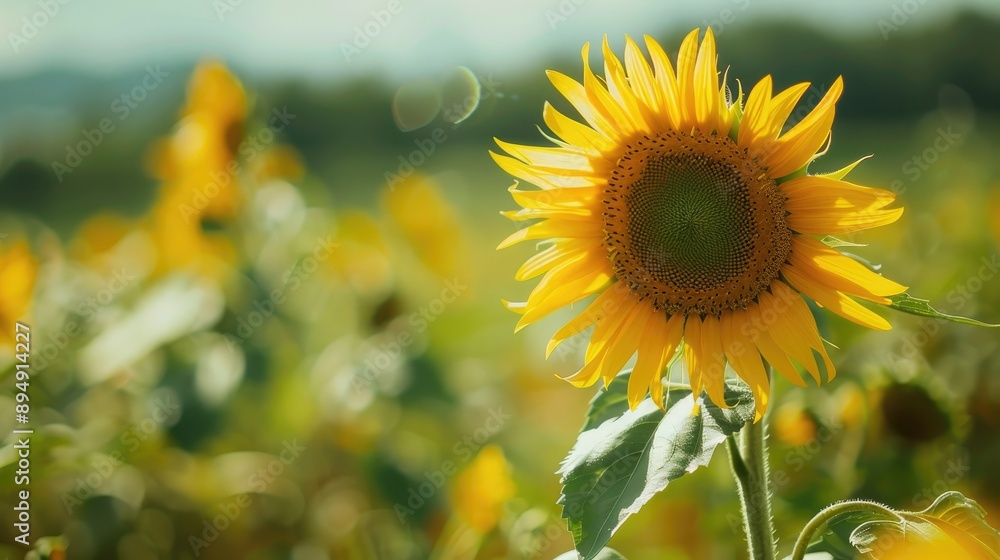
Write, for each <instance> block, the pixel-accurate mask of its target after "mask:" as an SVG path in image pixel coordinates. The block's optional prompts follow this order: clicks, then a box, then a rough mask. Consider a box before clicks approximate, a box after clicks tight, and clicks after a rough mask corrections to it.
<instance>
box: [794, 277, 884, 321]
mask: <svg viewBox="0 0 1000 560" xmlns="http://www.w3.org/2000/svg"><path fill="white" fill-rule="evenodd" d="M781 272H782V274H783V275H784V276H785V278H786V279H787V280H788V283H789V284H791V285H792V287H793V288H795V289H796V290H798V291H800V292H802V293H803V294H805V295H807V296H809V297H810V298H812V299H814V300H816V303H818V304H820V305H822V306H823V307H825V308H827V309H829V310H830V311H833V312H834V313H836V314H837V315H840V316H841V317H843V318H845V319H848V320H850V321H854V322H855V323H857V324H859V325H861V326H864V327H868V328H871V329H878V330H882V331H887V330H889V329H891V328H892V326H891V325H889V323H888V322H887V321H886V320H885V319H883V318H882V317H880V316H879V315H878V314H876V313H875V312H874V311H871V310H870V309H867V308H865V307H862V306H861V304H859V303H858V302H856V301H854V300H853V299H851V298H850V297H849V296H847V295H846V294H844V293H842V292H839V291H837V290H835V289H833V288H831V287H829V286H827V285H825V284H822V283H821V282H818V281H817V280H816V279H813V278H810V277H809V276H807V275H805V274H802V273H801V272H799V271H798V270H797V269H795V268H794V267H791V266H786V267H784V268H782V269H781Z"/></svg>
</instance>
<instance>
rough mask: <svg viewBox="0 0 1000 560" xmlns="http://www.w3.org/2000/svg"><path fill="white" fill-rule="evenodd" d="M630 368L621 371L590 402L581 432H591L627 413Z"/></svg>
mask: <svg viewBox="0 0 1000 560" xmlns="http://www.w3.org/2000/svg"><path fill="white" fill-rule="evenodd" d="M631 373H632V368H628V369H625V370H622V372H621V373H619V374H618V375H617V376H616V377H615V378H614V379H612V380H611V383H609V384H608V386H607V387H602V388H601V389H600V390H599V391H598V392H597V394H596V395H594V398H593V399H591V400H590V408H588V409H587V421H586V422H585V423H584V425H583V430H582V431H587V430H592V429H594V428H596V427H598V426H600V425H601V424H603V423H604V422H605V421H607V420H611V419H612V418H618V417H619V416H621V415H622V414H624V413H625V412H626V411H628V376H629V375H630V374H631Z"/></svg>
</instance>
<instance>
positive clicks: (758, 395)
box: [719, 309, 771, 422]
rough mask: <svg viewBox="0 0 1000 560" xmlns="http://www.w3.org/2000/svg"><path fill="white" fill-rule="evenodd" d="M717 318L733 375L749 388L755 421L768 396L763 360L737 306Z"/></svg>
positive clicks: (768, 384) (763, 408) (769, 388)
mask: <svg viewBox="0 0 1000 560" xmlns="http://www.w3.org/2000/svg"><path fill="white" fill-rule="evenodd" d="M719 322H720V330H721V333H722V344H723V348H724V349H725V353H726V359H727V360H728V361H729V364H730V365H731V366H732V367H733V371H735V372H736V375H739V376H740V378H741V379H742V380H743V381H746V383H747V385H749V386H750V390H751V391H752V392H753V399H754V409H755V414H754V422H757V421H759V420H760V419H761V418H763V417H764V413H765V412H767V405H768V402H769V400H770V398H771V382H770V380H769V379H768V375H767V370H766V369H765V368H764V363H763V362H762V361H761V359H760V352H758V351H757V345H755V344H754V343H753V342H751V341H750V339H749V338H747V336H746V335H745V334H744V325H746V314H745V312H744V311H743V310H742V309H739V310H736V311H734V312H733V313H726V314H723V315H722V317H720V318H719Z"/></svg>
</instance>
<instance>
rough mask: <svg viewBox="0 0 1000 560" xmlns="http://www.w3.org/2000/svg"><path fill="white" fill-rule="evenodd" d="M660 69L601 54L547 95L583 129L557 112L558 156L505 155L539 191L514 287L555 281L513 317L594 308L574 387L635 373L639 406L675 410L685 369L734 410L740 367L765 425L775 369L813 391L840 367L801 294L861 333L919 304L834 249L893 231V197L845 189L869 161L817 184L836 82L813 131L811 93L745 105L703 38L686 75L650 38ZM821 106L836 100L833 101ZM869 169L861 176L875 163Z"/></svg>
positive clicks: (633, 56) (684, 59) (553, 124)
mask: <svg viewBox="0 0 1000 560" xmlns="http://www.w3.org/2000/svg"><path fill="white" fill-rule="evenodd" d="M645 45H646V49H647V51H648V57H647V56H646V55H644V54H643V53H642V51H641V49H640V47H639V45H637V44H636V43H635V42H634V41H633V40H631V39H629V38H627V37H626V45H625V56H624V59H623V60H622V59H619V58H618V57H617V56H616V55H615V54H614V53H613V52H612V51H611V49H610V48H609V46H608V42H607V39H606V38H605V40H604V43H603V54H604V77H603V79H602V78H598V77H597V76H596V75H595V74H594V72H593V71H592V70H591V69H590V66H589V63H588V59H589V46H588V45H585V46H584V47H583V62H584V64H583V67H584V72H583V81H582V83H581V82H579V81H576V80H574V79H572V78H570V77H568V76H565V75H563V74H560V73H558V72H549V78H550V80H551V81H552V84H553V85H554V86H555V87H556V89H557V90H558V91H559V93H561V94H562V95H563V96H564V97H565V98H566V99H567V100H568V101H569V103H570V104H571V105H572V106H573V108H574V109H576V111H577V112H578V113H579V114H580V116H581V117H582V119H583V121H584V122H579V121H576V120H573V119H571V118H569V117H567V116H565V115H564V114H562V113H560V112H559V111H558V110H556V109H555V108H554V107H553V106H551V105H549V104H546V105H545V107H544V110H543V113H542V116H543V119H544V121H545V123H546V125H547V126H548V127H549V128H550V129H551V131H552V132H553V134H554V136H555V138H550V140H552V142H553V143H554V144H555V146H550V147H534V146H520V145H514V144H509V143H506V142H503V141H500V140H497V143H498V145H499V146H500V148H501V149H502V150H503V151H504V152H506V154H507V155H501V154H496V153H494V154H492V155H493V158H494V160H496V162H497V163H498V164H499V165H500V167H501V168H503V169H504V170H506V171H507V172H508V173H510V174H511V175H513V176H515V177H517V178H518V179H521V180H523V181H525V182H527V183H530V184H532V185H534V187H535V188H530V189H524V188H521V187H520V186H519V185H518V184H515V185H514V186H512V187H511V188H510V192H511V194H512V195H513V197H514V200H515V202H517V204H519V205H520V206H521V209H520V210H517V211H513V212H505V213H504V214H505V215H506V216H507V217H509V218H511V219H513V220H516V221H529V220H530V221H531V224H530V225H528V226H527V227H523V228H521V229H519V230H518V231H517V232H515V233H514V234H512V235H511V236H509V237H508V238H507V239H506V240H504V242H503V243H501V244H500V248H504V247H507V246H510V245H513V244H515V243H518V242H521V241H526V240H536V241H541V242H542V243H541V245H540V246H541V247H542V249H541V250H540V251H539V252H538V253H537V254H535V255H534V256H532V257H531V258H530V259H528V261H527V262H525V263H524V265H523V266H522V267H521V268H520V270H518V272H517V275H516V277H517V278H518V279H519V280H527V279H530V278H534V277H537V276H542V279H541V281H540V282H539V283H538V284H537V286H536V287H535V288H534V289H533V290H532V292H531V294H530V295H529V297H528V299H527V301H526V302H523V303H520V304H508V307H510V308H511V309H514V310H516V311H518V312H519V313H521V314H522V318H521V321H520V322H519V323H518V328H522V327H524V326H526V325H528V324H530V323H532V322H534V321H536V320H538V319H539V318H540V317H543V316H545V315H547V314H549V313H551V312H553V311H555V310H557V309H559V308H561V307H564V306H566V305H569V304H573V303H574V302H577V301H580V300H583V299H585V298H589V297H591V296H596V298H594V299H593V301H591V302H590V303H589V304H588V305H587V307H586V309H585V310H584V311H583V312H582V313H580V314H579V315H577V316H576V317H575V318H573V319H572V320H570V322H569V323H567V324H566V325H565V326H564V327H563V328H561V329H560V330H559V331H558V332H557V333H556V334H555V336H554V337H553V338H552V342H551V343H550V345H549V351H550V352H551V351H552V349H553V348H554V347H555V346H556V345H558V344H559V343H560V342H562V341H563V340H565V339H567V338H568V337H570V336H572V335H574V334H577V333H579V332H581V331H583V330H585V329H587V328H589V327H591V326H593V331H592V333H591V337H590V342H589V345H588V346H587V350H586V353H585V364H584V366H583V367H582V368H581V369H580V370H579V371H578V372H577V373H575V374H573V375H571V376H570V377H568V378H567V379H568V381H570V382H571V383H573V384H574V385H578V386H589V385H592V384H593V383H595V382H596V381H597V380H598V379H603V380H604V381H605V383H608V382H610V380H611V379H612V378H614V376H615V375H617V374H618V372H619V371H620V370H621V369H622V368H623V367H624V366H625V365H626V363H627V362H629V361H630V360H631V359H632V358H633V357H636V361H635V366H634V368H633V371H632V374H631V376H630V378H629V385H628V399H629V403H630V405H631V406H632V407H633V408H634V407H635V406H636V405H638V403H639V402H640V401H641V400H642V399H643V398H644V397H645V395H646V393H647V391H648V392H649V393H650V394H651V396H652V398H653V400H654V401H656V402H657V403H658V404H661V406H662V398H663V397H662V385H661V376H662V372H663V369H664V367H665V365H666V364H667V363H668V362H669V361H670V360H671V359H673V358H674V355H675V354H677V353H678V352H679V353H680V354H681V355H682V356H683V357H684V359H685V360H686V362H687V371H688V375H689V377H690V382H691V385H692V388H693V390H694V391H695V393H696V394H700V393H701V392H702V391H705V392H707V393H708V395H709V397H710V398H711V399H712V400H713V402H715V403H716V404H718V405H720V406H726V404H725V401H724V399H723V388H724V383H723V380H724V377H725V371H726V368H727V364H728V366H729V367H731V368H732V369H733V370H734V371H735V372H736V374H737V375H739V377H741V378H742V379H744V380H745V381H746V382H747V383H748V384H749V385H750V387H751V389H752V390H753V392H754V396H755V401H756V407H757V416H758V418H759V417H760V416H762V415H763V412H764V411H765V410H766V408H767V402H768V397H769V391H770V389H769V386H770V381H769V375H768V373H767V370H766V369H765V363H766V364H769V365H770V366H771V367H773V368H774V369H776V370H777V371H778V372H779V373H781V374H782V375H783V376H784V377H786V378H788V379H789V380H790V381H792V382H793V383H795V384H797V385H804V384H805V381H804V380H803V377H802V375H800V373H799V369H798V368H803V369H804V370H805V371H807V372H808V373H809V374H810V376H811V377H812V378H814V379H815V380H816V382H817V383H818V382H820V381H821V380H822V379H823V377H824V375H823V374H824V373H825V378H826V379H831V378H832V377H833V376H834V367H833V363H832V362H831V361H830V358H829V356H828V355H827V352H826V349H825V347H824V345H823V341H822V340H821V338H820V336H819V331H818V329H817V327H816V322H815V319H814V318H813V315H812V311H811V310H810V308H809V307H808V305H807V304H806V301H805V299H803V295H804V296H806V297H808V298H810V299H812V300H814V301H816V302H817V303H818V304H820V305H822V306H823V307H825V308H827V309H829V310H830V311H833V312H834V313H837V314H839V315H841V316H843V317H845V318H847V319H849V320H852V321H854V322H857V323H859V324H861V325H864V326H867V327H871V328H876V329H888V328H889V324H888V323H887V322H886V321H885V320H884V319H883V318H882V317H880V316H879V315H877V314H876V313H874V312H873V311H871V310H870V309H868V308H867V307H863V306H862V305H860V304H859V303H858V302H857V301H856V300H855V298H861V299H865V300H869V301H872V302H875V303H881V304H887V303H889V300H888V299H886V296H889V295H894V294H898V293H901V292H903V291H904V290H905V287H904V286H901V285H899V284H897V283H895V282H893V281H891V280H888V279H886V278H883V277H882V276H879V275H877V274H875V273H874V272H872V271H871V270H869V269H868V268H867V267H866V266H864V265H862V264H861V263H859V262H858V261H856V260H854V259H852V258H850V257H848V256H845V255H843V254H841V253H840V252H839V251H837V250H836V249H834V248H832V247H830V246H828V245H826V244H825V243H823V242H822V241H821V240H820V239H819V238H818V236H827V235H836V234H843V233H850V232H854V231H858V230H862V229H866V228H871V227H876V226H880V225H885V224H889V223H892V222H894V221H895V220H897V219H898V218H899V216H900V215H901V214H902V209H887V208H886V206H887V205H888V204H889V203H891V202H892V201H893V200H894V196H893V195H892V193H890V192H887V191H884V190H879V189H874V188H869V187H864V186H860V185H855V184H852V183H849V182H846V181H844V180H843V179H844V177H845V176H846V174H847V173H848V172H849V171H850V170H851V169H853V167H854V166H855V165H857V163H858V162H855V163H854V164H852V165H850V166H848V167H847V168H845V169H842V170H840V171H838V172H835V173H831V174H826V175H809V174H808V167H809V164H810V163H811V162H812V161H813V160H814V159H816V158H817V157H818V156H819V155H821V151H822V150H823V149H824V145H825V144H826V143H827V142H828V141H829V138H830V129H831V127H832V125H833V118H834V110H835V104H836V102H837V100H838V99H839V97H840V95H841V92H842V90H843V82H842V80H841V79H840V78H837V79H836V80H834V81H833V83H832V84H831V85H830V86H829V87H828V88H825V92H823V93H822V95H816V96H815V97H816V98H818V101H817V100H816V99H813V106H812V107H811V109H810V110H808V112H807V113H806V114H805V116H804V117H803V118H801V119H800V120H798V121H797V122H794V123H790V122H789V120H790V119H789V117H790V116H791V115H792V111H793V110H794V109H795V108H796V106H798V105H799V104H800V101H801V100H802V99H803V96H804V95H805V93H806V92H807V91H809V90H810V89H811V85H810V84H808V83H803V84H798V85H796V86H793V87H791V88H789V89H787V90H785V91H782V92H780V93H778V94H777V95H775V94H774V92H773V91H772V80H771V77H770V76H767V77H765V78H764V79H762V80H761V81H760V82H759V83H758V84H757V85H756V86H754V87H753V89H752V90H751V91H750V93H749V95H747V96H746V99H744V96H743V92H742V88H740V89H739V91H738V93H737V94H736V95H735V98H734V99H731V97H732V95H731V92H730V90H729V88H728V87H727V86H726V83H725V77H721V76H720V74H719V71H718V66H717V61H716V51H715V38H714V37H713V35H712V30H711V29H708V30H706V32H705V35H704V38H703V39H702V40H701V42H700V44H699V30H697V29H696V30H694V31H692V32H691V33H689V34H688V35H687V37H686V38H685V39H684V41H683V42H682V44H681V47H680V52H679V54H678V55H677V57H676V59H675V60H674V62H672V61H671V59H670V57H668V56H667V54H666V52H665V51H664V50H663V49H662V48H661V47H660V45H659V44H658V43H657V42H656V41H654V40H653V39H652V38H650V37H646V38H645ZM821 91H822V90H821ZM859 161H860V160H859Z"/></svg>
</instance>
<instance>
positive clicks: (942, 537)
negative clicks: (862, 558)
mask: <svg viewBox="0 0 1000 560" xmlns="http://www.w3.org/2000/svg"><path fill="white" fill-rule="evenodd" d="M984 517H986V510H984V509H983V508H982V507H981V506H980V505H979V504H978V503H976V502H975V501H974V500H970V499H969V498H966V497H965V496H963V495H962V494H960V493H959V492H946V493H944V494H941V495H940V496H938V499H937V500H935V501H934V503H933V504H931V505H930V507H928V508H927V509H925V510H924V511H921V512H907V511H901V512H899V519H898V520H884V519H876V520H872V521H868V522H866V523H863V524H861V525H859V526H858V528H857V529H855V530H854V532H853V533H851V544H853V545H854V546H856V547H857V548H858V550H859V551H861V552H863V553H870V552H874V551H876V550H878V549H879V548H884V547H886V546H889V547H893V546H896V545H897V544H901V545H902V546H906V547H911V548H914V549H918V550H919V548H918V547H920V546H921V545H927V544H935V545H941V544H943V543H946V544H947V545H948V547H949V549H950V548H952V545H954V548H956V549H958V548H960V549H961V550H962V551H963V552H964V553H965V554H966V556H965V558H969V559H970V560H973V559H975V560H993V559H1000V532H997V530H996V529H994V528H992V527H990V526H989V525H987V523H986V521H985V519H984ZM887 543H888V544H887ZM905 550H907V551H909V550H910V548H907V549H905Z"/></svg>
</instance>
